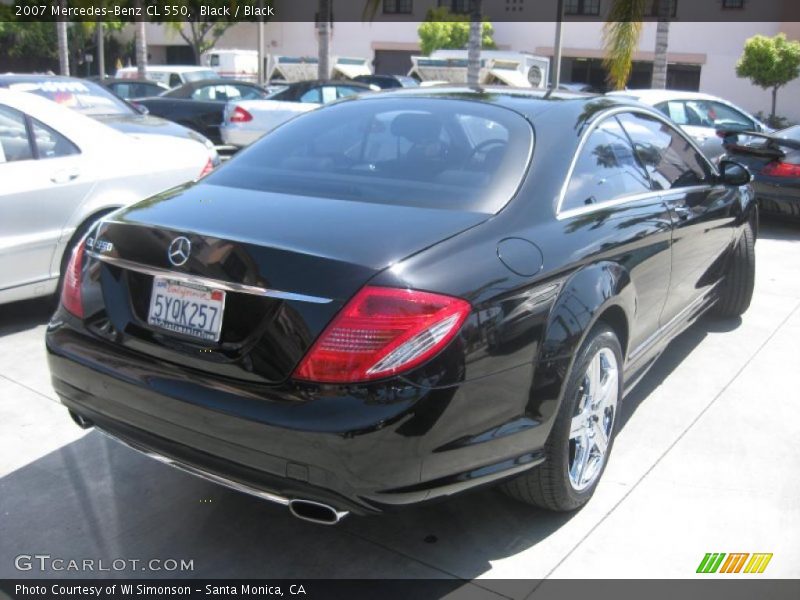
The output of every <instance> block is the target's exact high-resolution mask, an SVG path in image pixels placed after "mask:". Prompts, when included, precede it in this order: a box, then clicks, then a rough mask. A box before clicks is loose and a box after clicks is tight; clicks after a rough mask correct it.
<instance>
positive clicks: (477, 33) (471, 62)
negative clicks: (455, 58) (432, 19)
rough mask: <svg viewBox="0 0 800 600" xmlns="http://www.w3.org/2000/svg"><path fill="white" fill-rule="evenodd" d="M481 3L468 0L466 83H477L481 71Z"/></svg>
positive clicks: (478, 0) (476, 0)
mask: <svg viewBox="0 0 800 600" xmlns="http://www.w3.org/2000/svg"><path fill="white" fill-rule="evenodd" d="M481 4H482V2H481V0H470V8H469V41H468V42H467V84H468V85H478V77H479V75H480V72H481V38H482V36H483V21H482V20H481V8H482V6H481Z"/></svg>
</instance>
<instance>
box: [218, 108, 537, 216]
mask: <svg viewBox="0 0 800 600" xmlns="http://www.w3.org/2000/svg"><path fill="white" fill-rule="evenodd" d="M479 132H480V134H481V135H478V133H479ZM532 147H533V130H532V128H531V126H530V124H529V123H528V122H527V121H526V120H525V119H524V118H523V117H522V116H521V115H519V114H517V113H515V112H513V111H510V110H508V109H504V108H500V107H497V106H492V105H489V104H482V103H478V102H468V101H461V100H450V99H447V100H445V99H430V98H405V99H395V98H386V99H374V100H363V101H356V102H346V103H341V104H334V105H332V106H329V107H326V108H324V109H321V110H317V111H313V112H310V113H307V114H304V115H302V116H300V117H297V118H296V119H293V120H292V121H289V122H288V123H286V124H285V125H283V126H281V127H279V128H277V129H276V130H274V131H273V132H272V133H270V134H268V135H266V136H264V137H263V138H262V139H261V140H260V141H259V142H257V143H255V144H254V145H253V146H251V147H250V148H248V149H246V150H244V151H243V152H241V153H240V154H239V155H237V156H236V158H234V159H233V160H231V161H230V162H229V163H228V164H227V165H225V166H224V167H223V168H222V169H219V170H218V171H215V172H213V173H212V174H211V175H209V176H207V177H206V178H205V179H204V180H203V181H204V182H206V183H209V184H217V185H225V186H230V187H240V188H246V189H255V190H263V191H270V192H281V193H289V194H297V195H306V196H319V197H329V198H334V199H342V200H357V201H362V202H373V203H378V204H396V205H406V206H422V207H430V208H442V209H452V210H464V211H474V212H484V213H494V212H497V211H498V210H500V209H501V208H502V207H503V206H504V205H505V204H506V203H507V202H508V201H509V200H510V199H511V197H512V196H513V195H514V193H515V192H516V189H517V187H518V186H519V184H520V182H521V180H522V178H523V177H524V175H525V172H526V170H527V166H528V162H529V160H530V155H531V150H532Z"/></svg>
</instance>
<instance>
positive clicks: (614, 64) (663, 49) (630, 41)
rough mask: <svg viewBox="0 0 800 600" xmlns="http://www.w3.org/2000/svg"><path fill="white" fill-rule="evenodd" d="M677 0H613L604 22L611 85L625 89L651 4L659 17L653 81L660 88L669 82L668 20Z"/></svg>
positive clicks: (606, 66)
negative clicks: (643, 23) (606, 19)
mask: <svg viewBox="0 0 800 600" xmlns="http://www.w3.org/2000/svg"><path fill="white" fill-rule="evenodd" d="M674 2H675V0H614V3H613V4H612V5H611V10H610V11H609V13H608V21H606V24H605V25H604V26H603V47H604V50H605V58H604V59H603V65H604V66H605V68H606V71H608V83H609V86H610V87H611V88H612V89H615V90H621V89H624V88H625V85H626V84H627V83H628V78H629V77H630V75H631V69H632V67H633V55H634V53H635V52H636V49H637V48H638V46H639V38H640V36H641V33H642V22H643V20H644V16H645V13H646V11H647V9H648V8H651V7H652V8H653V9H654V14H655V15H656V16H657V17H658V25H657V28H656V46H655V57H654V60H653V82H652V85H653V87H654V88H660V89H664V88H665V87H666V86H667V50H668V47H669V24H670V15H671V14H672V9H673V6H674Z"/></svg>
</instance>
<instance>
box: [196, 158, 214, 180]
mask: <svg viewBox="0 0 800 600" xmlns="http://www.w3.org/2000/svg"><path fill="white" fill-rule="evenodd" d="M213 170H214V163H213V162H212V160H211V159H210V158H209V159H208V160H207V161H206V166H205V167H203V170H202V171H200V175H198V179H199V178H200V177H205V176H206V175H208V174H209V173H211V171H213Z"/></svg>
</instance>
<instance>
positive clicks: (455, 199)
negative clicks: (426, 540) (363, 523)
mask: <svg viewBox="0 0 800 600" xmlns="http://www.w3.org/2000/svg"><path fill="white" fill-rule="evenodd" d="M749 181H750V174H749V173H748V171H747V170H746V169H745V168H743V167H742V166H740V165H738V164H737V163H734V162H730V161H723V162H722V163H721V164H720V165H719V167H716V166H714V165H712V164H711V163H710V162H709V161H708V160H707V159H706V158H705V157H704V156H703V155H702V154H701V153H700V152H699V151H698V149H697V147H696V146H695V144H694V143H693V142H692V141H691V140H690V139H689V138H687V137H686V135H685V134H684V133H682V132H681V131H680V130H679V129H677V128H676V127H675V126H674V125H673V124H672V123H671V122H670V121H669V120H668V119H666V117H664V115H662V114H661V113H659V112H657V111H655V110H653V109H652V108H649V107H646V106H644V105H641V104H637V103H636V102H634V101H631V100H626V99H623V98H620V99H614V98H602V97H588V96H577V95H571V94H568V93H552V94H538V93H535V92H522V91H519V92H515V91H509V90H507V89H506V90H502V89H497V90H495V89H474V90H472V89H465V88H464V89H462V88H439V89H435V90H427V91H426V90H406V91H398V92H389V93H385V94H376V95H373V96H371V97H361V98H355V99H348V100H344V101H341V102H339V103H335V104H332V105H330V106H328V107H325V108H322V109H320V110H318V111H314V112H311V113H308V114H305V115H303V116H300V117H298V118H296V119H294V120H292V121H290V122H288V123H287V124H285V125H283V126H281V127H279V128H278V129H276V130H275V131H274V132H272V133H271V134H269V135H268V136H266V137H264V138H263V139H262V140H261V141H259V142H258V143H256V144H255V145H253V146H252V147H251V148H249V149H248V150H246V151H244V152H242V153H241V154H240V155H238V156H236V157H235V158H233V159H232V160H231V161H230V162H229V163H227V164H225V165H224V166H223V167H222V168H220V169H218V170H217V171H215V172H212V173H211V174H210V175H208V176H206V177H205V178H203V179H201V180H200V181H198V182H196V183H193V184H189V185H186V186H183V187H182V188H179V189H174V190H170V191H169V192H165V193H163V194H161V195H158V196H155V197H153V198H150V199H149V200H145V201H143V202H140V203H138V204H136V205H133V206H131V207H129V208H127V209H124V210H122V211H120V212H116V213H114V214H113V215H111V216H110V217H108V218H107V219H106V220H104V221H103V222H102V223H101V224H99V225H98V226H97V227H96V228H95V229H94V230H92V231H90V232H89V234H88V235H87V237H86V238H85V240H84V241H83V243H81V244H80V245H79V246H78V247H77V248H76V250H75V252H74V253H73V255H72V260H71V262H70V265H69V268H68V272H67V276H66V282H65V284H64V288H63V292H62V299H61V306H60V308H59V310H58V311H57V312H56V314H55V315H54V317H53V319H52V321H51V323H50V325H49V327H48V332H47V348H48V351H49V353H48V356H49V363H50V369H51V372H52V377H53V384H54V386H55V389H56V391H57V392H58V394H59V396H60V397H61V399H62V401H63V403H64V404H65V405H66V406H67V407H68V408H69V410H70V411H71V413H72V415H73V417H74V419H75V420H76V421H77V422H78V424H80V425H82V426H85V427H88V426H91V425H96V426H97V427H98V428H99V429H100V430H102V431H104V432H106V433H109V434H110V435H112V436H114V437H116V438H118V439H120V440H122V441H124V442H126V443H128V444H129V445H131V446H133V447H134V448H137V449H139V450H141V451H144V452H146V453H148V454H150V455H152V456H155V457H157V458H159V459H161V460H164V461H166V462H169V463H172V464H174V465H176V466H179V467H182V468H184V469H186V470H189V471H191V472H193V473H195V474H197V475H200V476H204V477H206V478H209V479H211V480H213V481H216V482H219V483H223V484H226V485H228V486H231V487H233V488H236V489H239V490H242V491H246V492H249V493H252V494H255V495H258V496H260V497H262V498H265V499H268V500H272V501H275V502H279V503H282V504H285V505H288V506H289V508H290V509H291V511H292V512H293V513H294V514H295V515H296V516H299V517H301V518H305V519H309V520H312V521H316V522H320V523H334V522H336V521H338V520H339V519H340V518H341V517H342V516H344V515H345V514H347V513H348V512H354V513H358V514H370V513H379V512H383V511H386V510H387V509H390V508H393V507H398V506H401V505H409V504H415V503H420V502H425V501H429V500H433V499H436V498H442V497H445V496H449V495H451V494H455V493H458V492H461V491H463V490H466V489H469V488H474V487H476V486H480V485H484V484H488V483H495V482H497V483H500V482H502V483H503V487H504V489H505V490H506V491H507V492H508V493H510V494H511V495H512V496H514V497H516V498H518V499H520V500H523V501H525V502H529V503H532V504H536V505H539V506H543V507H546V508H550V509H554V510H572V509H576V508H578V507H580V506H582V505H583V504H585V503H586V502H587V501H588V500H589V498H590V497H591V495H592V493H593V492H594V490H595V487H596V486H597V483H598V481H599V479H600V477H601V475H602V473H603V469H604V467H605V465H606V463H607V462H608V458H609V453H610V450H611V445H612V442H613V438H614V433H615V429H616V427H617V422H618V415H619V410H620V406H621V403H622V402H623V396H624V394H625V393H626V392H627V391H628V390H629V389H630V388H631V387H632V386H633V385H634V384H635V383H636V382H637V381H638V380H639V379H640V378H641V376H642V375H643V374H644V372H645V371H646V370H647V368H648V367H649V366H650V365H651V364H652V363H653V361H655V360H656V358H657V357H658V355H659V354H660V353H661V352H662V350H663V349H664V347H665V345H666V344H667V343H668V342H669V341H670V339H672V338H674V337H675V336H676V335H677V334H678V333H679V332H680V331H682V330H683V329H685V328H686V327H687V326H688V325H689V324H690V323H692V322H693V321H694V320H696V319H697V318H698V317H699V316H700V315H701V314H703V313H704V312H705V311H707V310H708V309H711V308H714V309H715V310H716V311H717V312H718V313H720V314H722V315H737V314H740V313H742V312H744V311H745V310H746V309H747V307H748V305H749V303H750V298H751V295H752V291H753V280H754V238H755V233H756V232H755V228H756V224H757V218H756V210H755V204H754V201H753V194H752V189H751V187H750V186H749V185H748V184H749Z"/></svg>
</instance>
